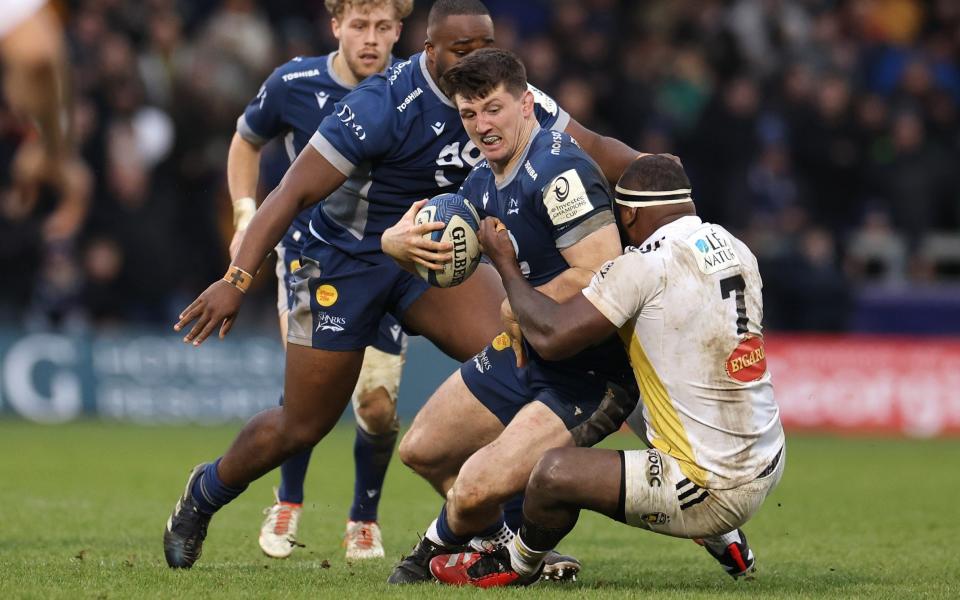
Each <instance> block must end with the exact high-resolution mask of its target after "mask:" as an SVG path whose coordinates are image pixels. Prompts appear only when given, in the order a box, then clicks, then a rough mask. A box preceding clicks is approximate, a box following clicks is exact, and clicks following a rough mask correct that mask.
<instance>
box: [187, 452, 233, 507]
mask: <svg viewBox="0 0 960 600" xmlns="http://www.w3.org/2000/svg"><path fill="white" fill-rule="evenodd" d="M222 459H223V457H220V458H218V459H217V460H215V461H214V462H213V463H211V464H208V465H207V466H206V467H205V468H204V470H203V474H202V475H200V477H197V478H196V480H194V482H193V487H192V488H191V489H190V494H191V495H192V496H193V500H194V502H196V503H197V510H198V511H200V512H202V513H203V514H206V515H212V514H213V513H215V512H217V511H218V510H220V509H221V508H222V507H223V506H224V505H225V504H226V503H228V502H230V501H231V500H233V499H234V498H236V497H237V496H239V495H240V494H241V493H242V492H243V490H245V489H247V486H243V487H239V488H231V487H227V486H225V485H223V482H222V481H220V476H219V475H217V465H219V464H220V461H221V460H222Z"/></svg>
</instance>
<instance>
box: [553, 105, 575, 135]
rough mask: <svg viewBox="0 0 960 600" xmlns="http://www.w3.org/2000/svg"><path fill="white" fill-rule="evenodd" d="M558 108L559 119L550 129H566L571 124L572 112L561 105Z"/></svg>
mask: <svg viewBox="0 0 960 600" xmlns="http://www.w3.org/2000/svg"><path fill="white" fill-rule="evenodd" d="M557 110H558V111H559V112H558V113H557V120H556V121H554V122H553V127H551V128H550V129H552V130H554V131H566V130H567V125H569V124H570V113H568V112H567V111H565V110H563V109H562V108H560V107H557Z"/></svg>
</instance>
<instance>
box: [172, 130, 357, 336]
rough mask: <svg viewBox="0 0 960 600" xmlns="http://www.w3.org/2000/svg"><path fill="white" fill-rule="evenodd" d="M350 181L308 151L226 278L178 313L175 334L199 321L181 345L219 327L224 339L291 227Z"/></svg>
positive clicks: (262, 213) (271, 198) (253, 226)
mask: <svg viewBox="0 0 960 600" xmlns="http://www.w3.org/2000/svg"><path fill="white" fill-rule="evenodd" d="M346 180H347V178H346V176H345V175H344V174H343V173H341V172H340V171H339V170H338V169H337V168H336V167H334V166H333V165H332V164H331V163H330V161H328V160H327V159H326V158H324V157H323V156H322V155H321V154H320V152H318V151H317V150H316V149H315V148H314V147H313V146H307V147H306V148H304V149H303V151H302V152H300V155H299V156H297V159H296V160H295V161H293V164H292V165H291V166H290V169H289V170H288V171H287V173H286V175H284V176H283V179H282V180H281V181H280V184H279V185H278V186H277V187H276V188H275V189H274V190H273V191H272V192H270V194H269V195H268V196H267V199H266V200H265V201H264V202H263V205H262V206H261V207H260V209H259V210H257V212H256V214H255V215H254V217H253V219H252V220H251V221H250V225H249V226H248V227H247V232H246V234H245V235H244V236H243V242H242V243H241V244H240V248H239V249H238V250H237V256H236V257H235V258H234V260H233V263H232V264H231V265H230V268H229V270H228V271H227V274H226V275H225V276H224V278H223V279H219V280H217V281H215V282H214V283H213V284H211V285H210V287H208V288H207V289H206V290H205V291H204V292H203V293H202V294H200V296H199V297H198V298H197V299H196V300H194V301H193V303H191V304H190V306H188V307H187V308H186V309H184V311H183V312H182V313H180V320H179V321H178V322H177V324H176V325H174V329H175V330H176V331H181V330H182V329H184V328H185V327H186V326H187V325H189V324H190V323H191V322H193V321H196V323H194V325H193V327H192V328H191V329H190V331H189V332H188V333H187V334H186V335H185V336H184V338H183V341H184V342H187V343H193V345H194V346H199V345H200V344H201V343H203V341H204V340H205V339H207V337H208V336H209V335H210V334H211V333H212V332H213V330H214V329H216V328H218V327H219V328H220V337H221V338H222V337H224V336H225V335H226V334H227V333H228V332H229V331H230V328H231V327H233V322H234V320H235V319H236V316H237V312H239V310H240V304H241V302H242V300H243V295H244V293H245V292H246V289H247V288H248V287H249V286H250V284H251V282H252V280H253V277H254V275H255V274H256V272H257V270H258V269H259V267H260V264H261V263H262V262H263V259H264V258H265V257H266V256H267V253H268V252H270V250H271V249H272V248H273V247H274V246H276V245H277V242H279V241H280V238H282V237H283V234H284V232H286V230H287V228H289V227H290V223H292V222H293V220H294V218H296V216H297V214H298V213H300V211H302V210H303V209H305V208H307V207H308V206H311V205H313V204H316V203H317V202H319V201H320V200H322V199H323V198H326V197H327V196H328V195H330V194H331V193H332V192H333V191H334V190H336V189H337V188H338V187H340V186H341V185H342V184H343V182H345V181H346Z"/></svg>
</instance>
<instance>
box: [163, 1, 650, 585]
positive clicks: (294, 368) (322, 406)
mask: <svg viewBox="0 0 960 600" xmlns="http://www.w3.org/2000/svg"><path fill="white" fill-rule="evenodd" d="M427 35H428V39H427V41H426V42H425V44H424V48H425V50H424V52H422V53H418V54H415V55H414V56H412V57H411V58H410V60H408V61H406V62H403V63H400V64H397V65H395V66H394V67H393V68H392V69H390V71H389V72H388V73H387V74H386V75H383V76H380V75H375V76H373V77H370V78H368V79H367V80H366V81H364V82H363V83H362V84H361V85H359V86H358V87H357V88H356V89H355V90H353V91H352V92H351V93H350V94H348V95H347V96H345V97H344V99H343V100H342V101H341V102H338V103H337V104H336V106H335V112H334V114H332V115H329V116H328V117H326V118H325V119H324V120H323V121H322V122H321V124H320V127H319V128H318V130H317V132H316V133H315V134H314V136H313V137H312V138H311V140H310V143H309V145H308V146H307V147H305V148H304V149H303V151H302V152H301V153H300V154H299V155H298V156H297V159H296V160H295V161H294V163H293V164H292V165H291V167H290V169H289V170H288V171H287V173H286V174H285V175H284V177H283V180H282V181H281V182H280V185H279V186H277V188H276V189H274V190H273V191H272V192H271V193H270V194H269V195H268V196H267V199H266V200H265V201H264V203H263V205H262V206H261V207H260V209H259V210H257V212H256V215H255V216H254V218H253V219H252V220H251V222H250V225H249V226H248V228H247V231H246V233H245V234H244V239H243V242H242V243H241V245H240V248H239V250H238V251H237V254H236V257H235V258H234V260H233V263H232V264H231V266H230V267H229V269H228V271H227V273H226V275H225V276H224V277H223V279H221V280H218V281H216V282H214V283H213V284H212V285H211V286H210V287H208V288H207V290H205V291H204V292H203V293H202V294H201V295H200V296H199V297H198V298H197V299H196V300H195V301H194V302H193V303H191V304H190V305H189V306H188V307H187V308H186V309H184V311H183V313H181V319H180V321H179V322H178V323H177V324H176V325H175V329H176V330H177V331H183V330H184V328H187V327H188V325H190V324H191V323H193V325H192V326H191V327H189V331H187V332H186V334H185V336H184V342H186V343H192V344H193V345H199V344H201V343H203V341H204V340H206V338H207V337H208V336H209V335H210V334H211V333H212V332H213V331H214V330H215V329H219V333H220V335H221V336H224V335H226V334H227V333H228V332H229V330H230V328H231V327H232V325H233V322H234V319H236V316H237V313H238V311H239V309H240V305H241V303H242V300H243V295H244V292H245V291H246V290H247V288H248V287H249V285H250V282H251V281H252V279H253V276H254V274H255V273H256V271H257V268H258V266H259V265H260V263H261V262H262V261H263V258H264V256H266V254H267V252H268V251H269V250H270V249H271V248H273V247H274V246H275V245H276V244H277V242H278V241H279V240H280V239H281V237H282V236H283V234H284V233H285V232H286V231H287V229H288V228H289V226H290V224H291V223H292V222H293V220H294V219H295V217H296V215H297V214H299V213H300V212H301V211H302V210H304V209H305V208H307V207H308V206H311V205H313V204H316V203H318V202H320V201H321V200H324V199H325V200H324V201H323V202H321V203H320V204H319V205H318V206H316V207H315V208H314V209H313V212H312V213H311V219H310V236H309V238H308V240H307V242H306V243H305V245H304V248H303V251H302V258H301V266H300V269H298V270H297V272H296V273H295V276H296V283H295V290H294V295H293V304H292V308H291V315H290V319H289V333H288V337H287V341H288V346H287V355H286V368H285V377H284V404H283V406H282V407H278V408H275V409H271V410H267V411H263V412H261V413H260V414H258V415H256V416H254V417H253V418H252V419H250V421H249V422H248V423H247V425H246V426H245V427H244V428H243V430H242V431H241V432H240V433H239V434H238V436H237V438H236V439H235V440H234V442H233V444H232V445H231V447H230V448H229V450H228V451H227V452H226V454H224V455H223V457H221V458H220V459H217V460H215V461H214V462H211V463H205V464H201V465H198V466H197V467H196V468H195V469H194V470H193V472H192V473H191V474H190V477H189V480H188V483H187V486H186V489H185V490H184V493H183V495H182V496H181V498H180V500H179V501H178V503H177V505H176V507H175V509H174V511H173V514H172V515H171V516H170V519H169V520H168V522H167V526H166V528H165V530H164V555H165V557H166V560H167V564H168V565H170V566H171V567H180V568H189V567H190V566H192V565H193V563H194V562H195V561H196V560H197V558H199V556H200V551H201V548H202V544H203V539H204V537H205V536H206V531H207V525H208V523H209V521H210V518H211V517H212V515H213V513H214V512H216V511H217V510H218V509H219V508H221V507H222V506H223V505H225V504H227V503H228V502H230V501H231V500H232V499H233V498H235V497H237V496H238V495H239V494H240V493H242V492H243V490H244V489H245V488H246V486H247V485H248V484H249V483H250V482H251V481H254V480H255V479H257V478H259V477H260V476H262V475H263V474H265V473H267V472H268V471H270V470H272V469H273V468H275V467H277V466H279V465H280V463H282V462H283V461H284V460H285V459H287V458H288V457H290V456H292V455H294V454H296V453H298V452H300V451H302V450H304V449H306V448H310V447H312V446H314V445H315V444H316V443H317V442H318V441H319V440H320V439H322V438H323V437H324V436H325V435H326V434H327V432H329V431H330V429H331V428H332V427H333V426H334V425H335V424H336V421H337V419H338V418H339V416H340V414H341V413H342V412H343V408H344V407H345V406H346V403H347V402H348V401H349V399H350V394H351V391H352V390H353V388H354V386H355V384H356V381H357V375H358V373H359V370H360V366H361V362H362V358H363V350H362V349H363V348H364V347H366V346H369V345H370V344H372V343H373V342H374V340H375V339H376V336H377V330H378V325H379V323H380V320H381V319H382V317H383V315H385V314H387V313H391V314H393V315H394V316H396V317H397V318H398V319H399V320H400V321H401V322H402V323H403V325H404V327H405V328H406V329H408V330H410V331H413V332H416V333H419V334H422V335H424V336H426V337H427V338H429V339H430V340H431V341H432V342H433V343H434V344H436V345H437V346H438V347H439V348H440V349H441V350H443V351H444V352H446V353H447V354H448V355H450V356H452V357H454V358H456V359H459V360H466V359H467V358H468V357H470V356H473V355H474V354H476V353H477V352H479V351H480V350H481V349H482V348H483V347H484V346H485V345H486V344H487V343H488V342H489V341H490V340H491V339H493V338H494V336H496V335H497V333H498V332H499V331H501V329H502V326H501V324H500V310H499V309H500V303H501V301H502V299H503V298H504V293H503V288H502V286H501V284H500V280H499V276H498V275H497V274H496V272H495V271H494V269H493V268H492V267H490V266H489V265H481V266H480V268H478V269H477V271H476V272H475V273H474V274H473V275H472V276H471V277H470V278H469V279H468V280H467V281H465V282H464V283H463V284H461V285H460V286H458V287H455V288H450V289H440V288H430V286H428V285H427V284H426V282H425V281H423V280H422V279H420V278H418V277H416V276H414V275H412V274H410V273H408V272H406V271H404V270H402V269H400V268H399V267H398V266H397V264H396V263H395V262H394V261H393V260H391V259H390V258H389V257H388V256H386V255H384V254H383V252H382V251H381V247H380V237H381V234H382V233H383V231H384V230H385V229H386V228H387V227H388V226H389V225H392V224H394V223H396V222H397V220H398V219H399V218H401V217H402V216H403V214H404V212H405V211H406V210H407V209H408V208H409V207H410V206H411V205H412V204H414V203H415V202H416V201H419V200H420V199H422V198H427V197H430V196H433V195H436V194H439V193H443V192H450V191H453V190H456V189H457V187H458V186H459V184H460V183H462V181H463V180H464V179H465V178H466V175H467V173H468V172H469V170H470V167H471V166H472V165H474V164H476V163H477V162H479V160H480V152H479V150H478V149H477V148H476V146H474V145H473V144H472V143H471V142H470V139H469V137H468V136H467V134H466V132H465V131H464V130H463V127H462V126H461V124H460V118H459V115H458V113H457V111H456V108H455V107H454V106H453V104H452V102H451V101H450V99H449V98H448V97H447V96H446V95H444V94H443V92H442V91H441V90H440V88H439V87H438V85H437V82H438V81H439V79H440V76H441V75H442V74H443V72H444V71H446V70H447V69H448V68H449V67H450V66H452V65H453V64H455V63H456V62H457V61H458V60H460V59H461V58H462V57H463V56H466V55H468V54H470V52H472V51H474V50H476V49H478V48H483V47H486V46H490V45H492V44H493V41H494V40H493V21H492V20H491V18H490V14H489V12H488V11H487V9H486V7H485V6H484V5H483V3H482V2H479V0H438V1H437V2H436V3H434V5H433V7H432V8H431V10H430V14H429V16H428V26H427ZM535 95H538V96H539V102H538V104H537V106H536V108H535V110H536V114H537V116H538V120H539V121H540V124H541V125H542V126H543V127H545V128H555V129H566V131H568V132H569V133H570V134H571V135H573V137H575V138H577V139H578V141H579V142H580V143H581V145H582V146H583V147H584V148H585V149H587V150H588V152H589V153H590V154H591V155H592V156H593V157H594V159H595V160H597V162H598V163H599V164H600V165H601V167H602V168H603V169H604V174H605V176H606V177H607V178H608V179H611V178H612V179H616V178H617V177H619V175H620V173H622V172H623V170H624V169H625V168H626V166H627V165H628V164H629V163H630V161H632V160H633V159H634V158H636V156H637V154H638V153H637V152H636V151H635V150H632V149H631V148H629V147H628V146H626V145H624V144H623V143H621V142H618V141H616V140H613V139H612V138H602V137H600V136H598V135H597V134H595V133H593V132H591V131H589V130H587V129H585V128H583V127H582V126H581V125H579V124H578V123H576V122H575V121H573V120H571V119H570V117H569V115H568V114H567V113H566V112H564V111H563V110H561V109H560V108H559V107H557V105H556V103H555V102H553V100H551V99H550V98H547V97H546V96H545V95H543V94H542V93H540V92H539V91H537V92H535ZM353 176H356V177H357V178H356V179H354V181H356V182H357V183H358V184H359V183H361V181H362V185H348V186H346V187H345V188H344V189H345V190H349V191H350V193H349V194H337V195H335V196H332V197H331V194H332V192H333V191H334V190H336V189H337V188H338V187H340V186H341V185H342V184H343V183H344V182H345V181H347V179H348V177H353ZM440 227H442V224H441V223H433V224H427V225H424V226H421V227H419V228H415V227H413V225H412V223H411V224H410V228H409V230H408V231H407V235H408V236H409V237H410V238H412V239H414V240H415V241H414V248H415V249H414V250H412V251H411V252H412V254H413V255H414V256H412V257H411V258H412V260H422V259H419V258H418V257H417V256H416V255H417V254H423V253H428V252H435V251H438V250H443V249H444V248H443V247H442V246H440V245H439V244H435V243H431V242H428V241H427V240H424V239H423V238H422V237H421V236H422V234H423V233H425V232H427V231H432V230H435V229H437V228H440ZM320 265H323V268H322V270H321V267H320ZM478 443H479V445H482V444H483V443H484V441H483V440H480V441H479V442H478ZM471 452H472V450H471ZM464 458H465V457H464Z"/></svg>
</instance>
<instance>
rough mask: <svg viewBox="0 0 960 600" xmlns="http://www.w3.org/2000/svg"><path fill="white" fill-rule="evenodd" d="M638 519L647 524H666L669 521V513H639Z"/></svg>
mask: <svg viewBox="0 0 960 600" xmlns="http://www.w3.org/2000/svg"><path fill="white" fill-rule="evenodd" d="M640 520H641V521H643V522H644V523H646V524H647V525H666V524H667V523H669V522H670V515H667V514H664V513H662V512H652V513H644V514H642V515H640Z"/></svg>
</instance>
